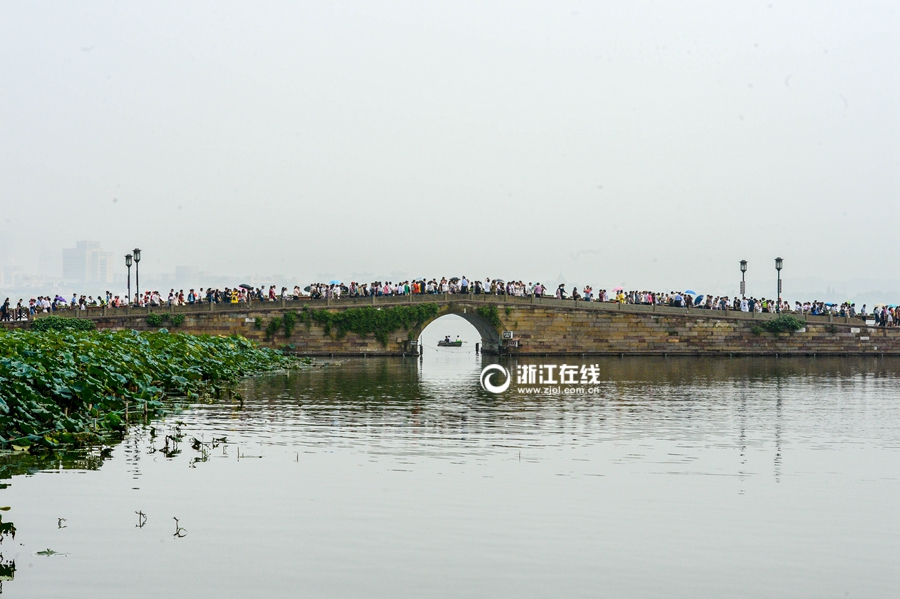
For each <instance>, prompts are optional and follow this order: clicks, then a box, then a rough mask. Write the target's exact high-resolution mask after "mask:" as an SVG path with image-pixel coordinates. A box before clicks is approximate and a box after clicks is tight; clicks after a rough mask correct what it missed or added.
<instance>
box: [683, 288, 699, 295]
mask: <svg viewBox="0 0 900 599" xmlns="http://www.w3.org/2000/svg"><path fill="white" fill-rule="evenodd" d="M685 293H690V294H691V295H697V292H696V291H694V290H693V289H688V290H686V291H685Z"/></svg>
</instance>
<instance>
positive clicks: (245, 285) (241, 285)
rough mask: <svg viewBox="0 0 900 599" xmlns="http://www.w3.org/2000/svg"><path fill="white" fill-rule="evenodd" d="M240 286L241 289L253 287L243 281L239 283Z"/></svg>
mask: <svg viewBox="0 0 900 599" xmlns="http://www.w3.org/2000/svg"><path fill="white" fill-rule="evenodd" d="M238 287H240V288H241V289H250V290H252V289H253V287H251V286H250V285H248V284H247V283H241V284H240V285H238Z"/></svg>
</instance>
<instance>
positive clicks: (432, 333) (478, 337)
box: [418, 309, 500, 355]
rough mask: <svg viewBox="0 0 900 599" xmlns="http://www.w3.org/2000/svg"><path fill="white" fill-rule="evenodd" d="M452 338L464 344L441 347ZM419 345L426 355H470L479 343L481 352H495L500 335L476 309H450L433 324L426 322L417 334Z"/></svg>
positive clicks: (434, 320) (436, 318)
mask: <svg viewBox="0 0 900 599" xmlns="http://www.w3.org/2000/svg"><path fill="white" fill-rule="evenodd" d="M447 337H449V338H450V340H451V341H455V340H456V339H457V337H459V340H460V341H462V345H461V346H460V347H440V346H438V342H439V341H441V340H443V339H446V338H447ZM418 339H419V343H420V344H421V345H422V347H423V348H424V351H425V355H428V354H429V353H433V351H436V350H440V351H450V352H455V353H470V352H474V351H475V345H476V344H478V345H479V347H480V349H481V351H485V352H488V353H492V352H496V351H497V349H498V347H499V344H500V335H499V334H498V333H497V330H496V329H495V328H494V327H493V326H492V325H491V323H490V322H488V321H487V320H486V319H484V318H483V317H482V316H480V315H479V314H477V313H476V312H475V311H474V310H468V309H460V310H455V309H451V310H449V311H446V312H443V313H442V314H439V315H438V316H437V317H435V318H434V319H433V320H431V321H430V322H427V323H425V325H424V326H423V327H422V329H421V331H420V332H419V335H418Z"/></svg>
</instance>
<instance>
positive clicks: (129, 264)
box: [125, 254, 131, 305]
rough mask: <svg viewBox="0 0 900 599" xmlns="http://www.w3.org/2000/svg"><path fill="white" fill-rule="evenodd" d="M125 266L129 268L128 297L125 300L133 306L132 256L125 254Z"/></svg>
mask: <svg viewBox="0 0 900 599" xmlns="http://www.w3.org/2000/svg"><path fill="white" fill-rule="evenodd" d="M125 266H127V267H128V295H126V296H125V298H126V300H127V303H128V304H129V305H131V254H125Z"/></svg>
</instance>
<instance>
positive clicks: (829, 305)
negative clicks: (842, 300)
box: [825, 304, 837, 308]
mask: <svg viewBox="0 0 900 599" xmlns="http://www.w3.org/2000/svg"><path fill="white" fill-rule="evenodd" d="M825 305H826V306H828V307H829V308H830V307H831V306H837V304H825Z"/></svg>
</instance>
